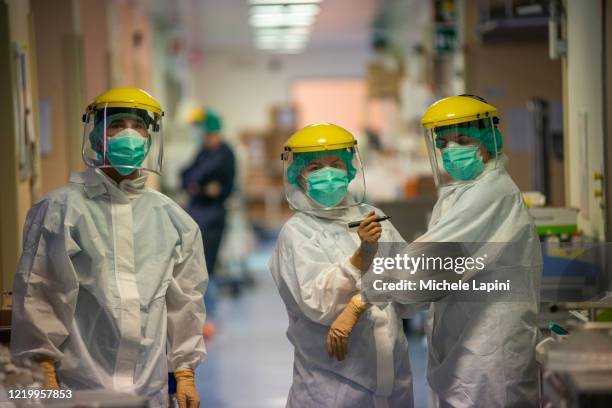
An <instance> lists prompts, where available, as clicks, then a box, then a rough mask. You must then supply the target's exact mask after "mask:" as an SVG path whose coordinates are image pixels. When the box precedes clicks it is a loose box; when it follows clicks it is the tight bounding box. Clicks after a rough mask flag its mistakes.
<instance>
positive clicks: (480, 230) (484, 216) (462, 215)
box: [393, 191, 523, 314]
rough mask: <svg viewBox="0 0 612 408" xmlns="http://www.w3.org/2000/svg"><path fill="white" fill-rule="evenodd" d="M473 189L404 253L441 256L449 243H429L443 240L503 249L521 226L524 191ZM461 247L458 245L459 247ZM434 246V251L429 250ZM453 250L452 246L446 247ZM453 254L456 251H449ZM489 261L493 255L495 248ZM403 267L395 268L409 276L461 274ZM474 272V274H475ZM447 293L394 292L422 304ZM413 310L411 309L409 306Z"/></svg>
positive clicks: (406, 300)
mask: <svg viewBox="0 0 612 408" xmlns="http://www.w3.org/2000/svg"><path fill="white" fill-rule="evenodd" d="M475 193H479V191H473V192H468V193H464V194H466V195H465V196H463V197H461V199H460V200H458V201H457V203H456V205H455V206H454V207H453V208H452V209H450V210H449V211H448V212H447V213H446V214H444V215H443V216H442V217H440V219H438V220H437V221H436V222H435V223H433V224H430V226H429V230H428V231H427V232H426V233H425V234H424V235H422V236H421V237H419V238H417V239H416V240H415V243H412V244H408V245H407V246H406V247H405V248H404V249H403V252H404V254H406V255H408V256H410V257H418V256H425V257H426V256H434V257H435V256H440V255H441V252H440V250H444V249H445V248H446V247H442V246H440V245H432V246H427V243H440V242H458V243H461V242H475V243H487V242H494V243H496V244H495V247H494V249H495V250H496V251H501V250H503V248H502V244H503V243H504V242H512V241H513V239H514V237H513V236H512V235H511V233H510V232H511V231H516V230H520V228H517V225H516V224H517V222H519V220H520V218H519V217H518V215H519V213H520V211H521V208H522V207H521V206H522V205H523V204H522V201H521V200H522V198H521V197H520V194H512V193H507V194H500V195H496V194H494V193H493V192H490V193H488V194H487V193H485V192H483V191H480V194H475ZM459 248H460V247H459V246H457V249H459ZM428 249H431V251H432V252H431V253H428V252H427V251H428ZM446 249H448V250H452V249H451V247H449V248H446ZM448 255H449V256H452V254H450V253H449V254H448ZM490 255H492V256H491V257H490V258H489V262H491V261H492V259H493V256H494V254H493V252H492V251H491V253H490ZM402 273H404V272H402V271H397V272H393V276H395V277H405V278H407V279H415V280H416V279H427V278H430V279H436V280H443V279H447V280H454V279H457V278H458V276H457V275H456V274H455V272H453V271H452V270H448V271H446V272H444V271H432V270H427V269H420V270H417V271H415V272H414V274H413V275H410V276H406V275H402ZM470 276H472V277H473V276H474V275H473V274H472V275H470ZM443 296H445V293H444V292H442V291H401V292H393V299H394V300H395V301H397V302H400V303H407V304H418V303H422V302H428V301H436V300H438V299H439V298H440V297H443ZM406 313H407V314H409V313H410V311H409V309H408V310H406Z"/></svg>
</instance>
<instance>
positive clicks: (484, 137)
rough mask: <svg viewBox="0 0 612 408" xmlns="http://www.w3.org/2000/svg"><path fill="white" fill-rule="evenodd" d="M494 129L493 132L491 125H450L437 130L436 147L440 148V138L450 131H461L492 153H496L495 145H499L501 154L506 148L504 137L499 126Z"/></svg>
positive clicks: (498, 150)
mask: <svg viewBox="0 0 612 408" xmlns="http://www.w3.org/2000/svg"><path fill="white" fill-rule="evenodd" d="M493 129H494V130H493V132H491V128H490V127H475V126H461V125H457V126H448V127H447V128H443V129H440V130H436V147H437V148H438V149H439V148H440V146H441V144H440V138H442V137H444V136H445V135H447V134H449V133H461V134H463V135H466V136H469V137H471V138H472V139H474V140H478V141H479V142H480V143H482V145H483V146H484V147H485V149H487V151H488V152H489V153H491V154H495V153H496V152H495V150H496V149H495V147H496V145H497V154H499V153H500V152H501V151H502V150H503V149H504V139H503V137H502V134H501V132H500V131H499V129H497V126H495V127H494V128H493ZM493 133H495V139H494V138H493Z"/></svg>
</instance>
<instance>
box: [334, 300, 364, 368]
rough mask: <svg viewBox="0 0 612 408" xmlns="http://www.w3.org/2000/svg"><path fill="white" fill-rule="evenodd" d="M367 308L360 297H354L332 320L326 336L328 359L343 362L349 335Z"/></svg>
mask: <svg viewBox="0 0 612 408" xmlns="http://www.w3.org/2000/svg"><path fill="white" fill-rule="evenodd" d="M367 306H368V305H367V303H365V302H363V301H362V300H361V295H355V296H353V297H352V298H351V301H350V302H349V303H348V305H346V308H345V309H344V310H343V311H342V313H340V315H339V316H338V317H337V318H336V320H334V322H333V323H332V325H331V327H330V329H329V333H328V334H327V354H329V356H330V357H332V358H333V357H336V358H337V359H338V361H342V360H344V357H346V354H347V353H348V338H349V335H350V334H351V331H353V327H355V325H356V324H357V321H359V316H361V314H362V313H363V312H364V311H365V310H366V308H367Z"/></svg>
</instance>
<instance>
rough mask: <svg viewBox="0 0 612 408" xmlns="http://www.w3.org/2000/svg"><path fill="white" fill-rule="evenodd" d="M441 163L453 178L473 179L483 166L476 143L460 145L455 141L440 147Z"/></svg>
mask: <svg viewBox="0 0 612 408" xmlns="http://www.w3.org/2000/svg"><path fill="white" fill-rule="evenodd" d="M442 163H443V165H444V169H445V170H446V172H447V173H448V174H449V175H450V176H451V177H452V178H454V179H455V180H472V179H475V178H476V177H478V175H480V173H482V171H483V170H484V168H485V164H484V163H483V162H482V159H481V158H480V151H479V150H478V146H477V145H466V146H461V145H459V144H457V143H455V142H451V143H449V144H448V146H447V147H446V148H444V149H442Z"/></svg>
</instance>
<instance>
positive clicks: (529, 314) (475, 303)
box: [351, 95, 542, 408]
mask: <svg viewBox="0 0 612 408" xmlns="http://www.w3.org/2000/svg"><path fill="white" fill-rule="evenodd" d="M498 121H499V119H498V117H497V110H496V108H495V107H493V106H491V105H489V104H488V103H486V102H485V101H484V100H483V99H482V98H479V97H476V96H473V95H460V96H453V97H449V98H445V99H442V100H440V101H438V102H436V103H435V104H433V105H432V106H431V107H430V108H429V109H428V111H427V112H426V113H425V114H424V116H423V119H422V123H423V125H424V127H425V128H426V129H427V142H428V147H429V152H430V158H431V162H432V168H433V170H434V176H435V179H436V182H437V184H438V185H439V186H440V187H441V188H440V192H439V199H438V202H437V203H436V205H435V207H434V209H433V213H432V216H431V219H430V222H429V227H428V230H427V232H426V233H425V234H424V235H422V236H421V237H419V238H418V239H417V240H416V242H417V243H418V244H412V245H408V246H407V250H406V251H407V252H410V251H411V247H415V248H416V247H417V245H418V253H417V255H421V254H422V253H423V252H424V251H425V249H424V248H427V246H426V245H427V244H426V243H440V242H447V243H449V242H451V243H460V242H463V243H485V244H484V245H483V246H482V248H486V249H485V250H484V251H485V252H484V253H486V251H490V252H491V253H494V252H497V253H498V255H497V256H498V258H499V257H503V255H506V256H507V257H510V258H512V260H511V262H510V263H508V264H506V267H503V268H501V267H498V266H494V267H492V269H493V270H487V272H486V273H487V274H488V276H487V278H488V279H499V280H500V281H504V282H505V281H506V280H507V279H510V280H511V284H512V286H511V287H512V289H511V290H510V291H508V292H503V291H502V292H498V293H495V294H492V295H487V296H486V297H484V296H483V297H482V298H476V297H475V298H474V299H473V300H469V298H468V297H466V296H465V294H463V293H461V294H459V293H450V294H447V295H445V296H443V297H441V298H438V299H435V301H434V302H432V303H431V307H430V311H429V312H430V314H429V325H428V326H429V327H428V349H429V351H428V353H429V355H428V373H427V379H428V382H429V385H430V387H431V389H432V392H433V400H434V401H433V402H434V405H435V406H438V407H486V408H492V407H521V408H522V407H538V406H539V374H538V368H537V363H536V360H535V346H536V344H537V341H538V334H539V332H538V328H537V314H538V305H539V286H540V277H541V271H542V255H541V248H540V245H539V240H538V236H537V235H536V231H535V227H534V224H533V221H532V219H531V216H530V215H529V213H528V212H527V209H526V206H525V204H524V202H523V198H522V195H521V192H520V191H519V189H518V188H517V186H516V185H515V184H514V182H513V181H512V179H511V178H510V176H509V175H508V173H507V172H506V170H505V164H506V162H507V158H506V156H505V155H503V154H502V150H503V139H502V135H501V133H500V131H499V130H498V128H497V123H498ZM440 161H441V162H442V167H443V170H442V169H440V168H439V166H438V163H439V162H440ZM473 247H476V246H474V245H473ZM481 253H482V252H481ZM499 254H501V256H500V255H499ZM489 255H490V254H489ZM495 268H497V269H495ZM416 273H417V274H422V273H426V271H418V272H416ZM421 277H423V275H421ZM425 277H426V276H425ZM465 278H466V279H469V278H473V279H477V278H478V273H476V274H472V275H471V276H469V277H467V276H466V277H465ZM416 295H417V296H418V295H419V294H416ZM413 296H414V297H416V296H415V294H413V293H411V292H409V291H403V292H398V293H394V294H393V296H392V299H393V300H394V301H399V302H402V303H408V302H410V301H411V299H414V297H413ZM419 300H423V299H422V298H419ZM432 300H434V299H432ZM355 335H356V333H353V334H352V336H355ZM352 340H353V339H352V338H351V341H352ZM351 352H352V351H351Z"/></svg>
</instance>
